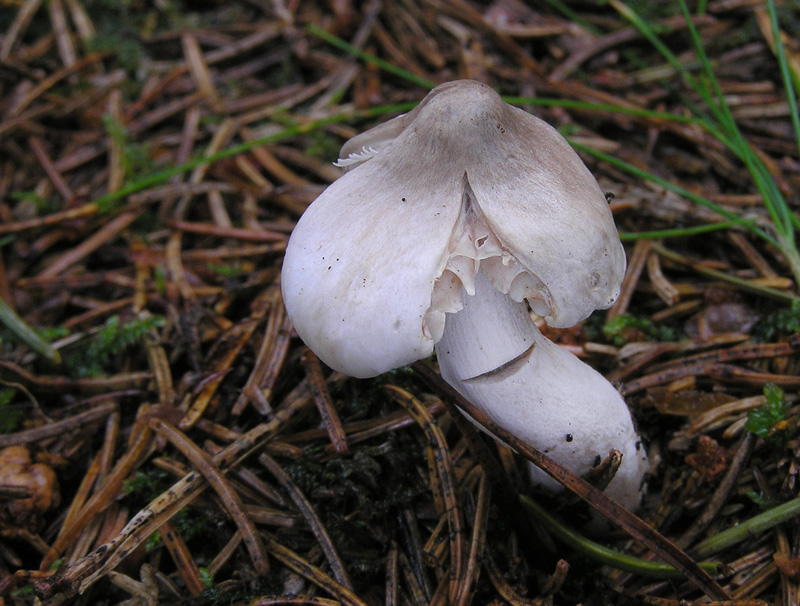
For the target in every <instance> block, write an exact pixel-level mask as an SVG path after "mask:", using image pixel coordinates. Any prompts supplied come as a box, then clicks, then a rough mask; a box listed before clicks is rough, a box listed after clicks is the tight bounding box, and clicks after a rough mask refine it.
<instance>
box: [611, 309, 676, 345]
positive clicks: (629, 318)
mask: <svg viewBox="0 0 800 606" xmlns="http://www.w3.org/2000/svg"><path fill="white" fill-rule="evenodd" d="M602 332H603V336H604V337H605V338H606V339H608V340H609V341H611V342H612V343H613V344H614V345H616V346H618V347H620V346H622V345H625V343H627V342H629V341H632V340H642V339H641V338H640V337H644V339H645V340H651V341H676V340H677V338H678V336H677V334H676V332H675V331H674V330H673V329H671V328H669V327H668V326H659V325H656V324H654V323H653V322H652V321H651V320H649V319H647V318H639V317H636V316H634V315H632V314H620V315H618V316H616V317H615V318H613V319H611V320H610V321H608V322H606V323H605V325H604V326H603V329H602Z"/></svg>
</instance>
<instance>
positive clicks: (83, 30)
mask: <svg viewBox="0 0 800 606" xmlns="http://www.w3.org/2000/svg"><path fill="white" fill-rule="evenodd" d="M528 4H530V3H523V2H521V1H519V0H495V1H494V2H487V3H478V2H477V1H475V0H400V1H399V2H382V1H380V0H364V1H363V2H357V1H356V0H330V1H328V2H322V1H317V2H314V1H309V2H299V1H297V0H272V1H268V0H237V1H232V2H224V1H221V0H220V1H216V0H205V1H204V2H181V1H179V0H153V1H152V2H149V1H146V0H121V1H118V2H108V1H105V0H48V1H46V2H44V1H43V0H6V1H4V2H2V7H1V8H0V32H2V33H0V603H8V604H33V603H42V604H62V603H70V604H73V603H74V604H123V603H124V604H129V605H139V604H142V605H144V604H147V605H156V604H178V603H181V604H196V605H205V604H248V603H249V604H258V605H262V606H266V605H268V604H316V605H331V604H346V605H351V606H352V605H365V604H368V605H373V604H374V605H377V604H386V605H387V606H390V605H398V604H400V605H414V606H417V605H425V604H432V605H439V604H441V605H444V604H459V605H466V604H498V605H499V604H514V605H517V604H550V603H555V604H576V603H583V604H652V605H658V606H662V605H664V606H667V605H673V604H674V605H677V604H679V603H680V604H683V603H686V601H688V602H692V601H695V600H697V601H698V603H704V602H706V601H707V600H708V599H712V600H716V603H720V602H721V601H725V600H727V601H725V603H730V604H741V605H745V604H748V605H749V604H757V603H765V602H766V603H769V604H780V605H786V606H790V605H792V606H794V605H797V604H798V603H800V592H799V590H798V586H799V585H798V583H800V526H798V523H797V519H796V516H797V515H798V514H800V498H798V492H799V491H800V486H798V481H797V474H798V464H799V463H800V461H798V457H797V453H798V448H800V432H798V423H797V421H798V415H800V407H798V390H799V389H800V377H798V363H797V357H796V354H797V352H798V350H800V304H799V303H798V289H797V283H798V280H800V255H799V254H798V249H797V247H796V243H795V233H796V230H797V228H798V226H800V221H798V218H797V215H796V210H797V205H798V202H800V149H799V148H798V144H799V143H800V118H798V107H797V103H796V96H797V91H798V90H799V89H800V48H798V46H797V43H796V41H797V40H798V39H799V38H800V20H798V15H797V13H796V12H794V13H793V12H792V4H791V2H788V1H787V2H785V3H784V4H780V3H778V4H777V5H774V4H773V2H772V0H770V1H768V2H766V3H764V2H763V1H760V0H713V1H710V2H703V1H701V2H700V3H699V5H692V6H688V7H687V6H686V5H685V4H684V3H680V4H676V3H672V2H666V3H647V2H643V3H639V6H638V7H637V6H635V5H634V4H627V5H626V4H624V3H623V2H622V1H621V0H609V1H608V3H607V4H602V5H599V4H597V3H588V2H587V3H581V2H569V3H567V4H562V3H560V2H558V0H550V1H549V3H540V4H539V5H538V6H537V8H530V7H528V6H527V5H528ZM458 78H472V79H477V80H480V81H483V82H486V83H487V84H489V85H491V86H492V87H494V88H495V89H496V90H498V91H499V92H500V93H501V94H503V95H504V96H506V99H507V100H508V101H509V102H511V103H514V104H516V105H518V106H520V107H522V108H524V109H526V110H527V111H530V112H532V113H534V114H536V115H538V116H540V117H542V118H544V119H545V120H547V121H548V122H550V123H551V124H553V125H555V126H556V127H557V128H558V129H559V130H560V131H561V132H562V133H563V134H564V135H565V136H567V137H568V139H569V140H570V142H571V143H572V144H573V145H574V146H575V148H576V149H577V150H578V151H579V153H580V154H581V155H582V157H583V158H584V160H585V161H586V162H587V164H588V165H589V166H590V168H591V169H592V171H593V172H594V174H595V175H596V176H597V178H598V180H599V181H600V183H601V186H602V187H603V188H604V190H605V191H607V192H609V198H612V196H613V200H612V201H611V207H612V210H613V212H614V215H615V219H616V221H617V224H618V226H619V228H620V231H621V234H622V237H623V240H624V241H625V243H626V248H627V253H628V266H629V267H628V272H627V274H626V277H625V281H624V284H623V292H622V295H621V296H620V298H619V300H618V301H617V302H616V304H615V305H614V307H612V308H611V309H610V310H608V311H607V312H598V313H596V314H594V315H593V316H592V317H591V318H590V319H589V320H587V321H586V322H584V323H583V324H582V325H581V326H579V327H577V328H575V329H572V330H568V331H552V332H551V333H549V336H550V337H551V338H553V339H554V340H557V341H558V342H560V343H561V344H562V345H563V346H565V347H569V348H570V349H571V350H572V351H574V352H575V353H576V354H577V355H579V356H581V357H582V358H584V359H585V360H586V361H587V362H588V363H590V364H592V365H593V366H594V367H595V368H598V369H599V370H600V371H601V372H603V373H604V374H605V375H606V376H607V377H608V378H609V379H610V380H611V381H613V382H614V383H615V384H616V385H617V386H618V387H619V389H620V391H621V392H622V393H623V394H624V396H625V398H626V400H627V402H628V404H629V405H630V407H631V409H632V411H633V414H634V416H635V418H636V420H637V423H638V425H639V428H640V431H641V433H642V435H643V436H644V438H645V439H646V442H647V447H648V449H649V452H650V456H651V458H652V461H653V468H652V470H651V475H650V476H649V492H648V495H647V497H646V499H645V503H644V505H643V507H642V508H641V510H640V511H639V512H638V515H639V517H640V518H641V520H639V519H636V518H633V517H632V516H630V515H626V514H625V513H624V512H620V511H617V510H616V509H615V508H614V507H613V506H611V505H610V504H609V503H606V502H604V501H603V499H602V498H601V497H598V496H597V495H596V494H595V493H596V491H593V490H592V488H591V487H590V486H588V485H587V484H585V483H583V482H581V481H580V480H578V479H576V478H571V477H568V476H565V477H564V478H563V479H564V481H565V482H566V483H567V484H569V485H570V486H571V487H572V489H573V490H574V491H575V492H576V493H577V494H579V495H580V496H583V497H584V499H588V500H589V501H591V503H592V504H593V506H594V507H599V508H600V510H601V512H602V513H603V514H605V515H607V516H608V517H610V518H611V519H612V521H613V522H615V523H616V526H617V527H619V528H620V530H616V531H612V532H610V533H608V534H607V535H606V536H602V537H593V538H592V539H589V538H587V537H585V536H584V535H583V534H582V531H581V521H582V520H584V519H585V518H586V516H587V515H588V512H589V507H590V506H589V505H587V504H586V503H585V502H584V501H583V500H581V499H579V498H577V497H573V498H563V499H560V500H548V499H546V498H545V497H541V496H537V495H532V497H533V499H535V500H532V499H531V495H530V494H529V491H528V490H527V485H526V477H525V474H524V471H523V469H524V466H523V463H524V458H525V457H526V456H527V457H529V458H533V459H534V460H536V461H537V462H538V463H539V464H541V465H544V466H547V465H548V464H549V463H548V462H547V461H546V460H542V458H541V456H540V455H538V453H535V452H529V449H528V451H527V452H526V450H525V449H524V448H522V447H519V448H517V453H514V452H513V451H512V450H511V449H509V448H507V447H505V446H502V445H499V444H497V443H495V442H493V441H491V440H489V439H488V438H486V437H485V436H480V435H478V434H476V432H475V431H474V430H473V429H472V428H471V426H469V425H468V424H467V425H465V424H464V422H463V421H462V419H461V417H460V415H459V414H457V413H454V412H453V410H454V409H453V408H452V406H453V404H454V403H456V397H455V395H454V394H453V393H452V392H450V391H448V390H447V388H446V386H444V385H443V384H442V383H441V381H440V380H438V378H437V375H436V373H435V363H433V362H431V363H430V364H428V363H421V364H418V365H417V366H416V367H415V368H413V369H401V370H398V371H395V372H392V373H388V374H386V375H382V376H380V377H377V378H375V379H371V380H355V379H352V378H349V377H346V376H342V375H339V374H337V373H331V372H330V370H328V369H326V368H325V367H323V366H322V365H321V364H320V362H319V361H318V360H317V359H316V357H315V356H314V355H313V354H312V353H311V352H309V351H308V350H307V349H306V348H305V347H304V346H303V344H302V343H301V342H300V341H299V340H298V339H297V338H296V335H294V334H293V331H292V326H291V323H290V321H289V320H288V318H287V317H286V313H285V311H284V308H283V305H282V302H281V296H280V286H279V276H280V267H281V260H282V253H283V251H284V250H285V247H286V242H287V240H288V237H289V234H290V233H291V231H292V227H293V225H294V223H295V222H296V221H297V219H298V217H299V216H300V215H301V213H302V212H303V210H304V209H305V208H306V207H307V206H308V204H309V203H310V202H311V201H312V200H313V199H314V198H315V197H316V196H317V195H318V194H319V193H320V192H321V191H322V190H323V189H324V188H325V186H326V185H327V184H329V183H330V182H331V181H333V180H334V179H336V178H337V176H338V174H339V171H338V169H336V168H335V167H333V166H332V165H331V162H332V161H333V160H335V159H336V157H337V154H338V150H339V148H340V147H341V145H342V143H343V142H344V141H345V140H346V139H348V138H349V137H351V136H353V135H354V134H356V133H357V132H359V131H361V130H364V129H366V128H368V127H369V126H371V125H374V124H376V123H378V122H380V121H382V120H385V119H388V118H390V117H393V116H395V115H398V114H399V113H402V112H404V111H408V110H409V109H410V108H412V107H413V106H414V105H415V104H416V103H417V102H419V100H420V99H421V98H422V97H423V96H424V95H425V93H426V92H427V91H428V90H429V89H430V88H431V87H433V86H435V85H436V84H438V83H441V82H446V81H449V80H454V79H458ZM509 443H510V444H512V445H513V443H512V442H510V441H509ZM551 471H553V473H556V474H557V473H559V470H557V469H552V468H551ZM662 560H665V561H666V562H667V563H666V564H665V563H664V562H663V561H662ZM695 561H696V562H700V561H703V562H705V563H704V564H703V565H702V567H698V566H697V565H696V564H695V563H694V562H695Z"/></svg>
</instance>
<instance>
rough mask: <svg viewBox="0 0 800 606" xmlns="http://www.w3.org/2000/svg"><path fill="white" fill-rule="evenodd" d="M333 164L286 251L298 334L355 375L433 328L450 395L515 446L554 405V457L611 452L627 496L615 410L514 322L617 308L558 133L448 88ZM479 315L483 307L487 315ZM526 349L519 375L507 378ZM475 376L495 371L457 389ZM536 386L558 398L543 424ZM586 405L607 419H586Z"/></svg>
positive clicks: (358, 140) (585, 182)
mask: <svg viewBox="0 0 800 606" xmlns="http://www.w3.org/2000/svg"><path fill="white" fill-rule="evenodd" d="M342 156H343V157H342V159H340V161H339V163H338V164H339V165H340V166H344V167H345V169H346V172H345V174H344V175H343V176H342V177H341V178H340V179H338V180H337V181H336V182H334V183H333V184H332V185H331V186H330V187H328V188H327V189H326V190H325V191H324V192H323V193H322V194H321V195H320V196H319V197H318V198H317V199H316V200H315V201H314V203H313V204H311V206H310V207H309V208H308V209H307V210H306V212H305V213H304V214H303V216H302V217H301V219H300V221H299V222H298V224H297V226H296V227H295V230H294V232H293V233H292V236H291V239H290V241H289V244H288V247H287V250H286V257H285V261H284V266H283V273H282V278H281V280H282V290H283V297H284V301H285V304H286V309H287V311H288V313H289V315H290V317H291V318H292V322H293V323H294V326H295V328H296V330H297V332H298V334H299V335H300V337H301V338H302V339H303V340H304V341H305V343H306V344H307V345H308V346H309V347H310V348H311V349H312V350H313V351H314V352H315V353H316V354H317V355H318V356H319V357H320V358H321V359H322V360H323V361H324V362H325V363H326V364H328V365H329V366H331V367H332V368H334V369H336V370H339V371H341V372H344V373H346V374H349V375H352V376H355V377H369V376H374V375H376V374H379V373H382V372H385V371H387V370H391V369H393V368H397V367H400V366H405V365H407V364H410V363H412V362H414V361H416V360H418V359H420V358H424V357H427V356H429V355H431V354H432V352H433V348H434V345H435V344H436V343H437V342H439V341H440V340H441V339H442V338H443V335H444V337H445V343H447V345H446V349H447V352H446V353H444V354H443V349H442V347H441V346H440V347H438V348H437V350H438V352H439V355H440V357H441V358H442V359H443V366H442V372H443V376H444V377H445V378H446V379H447V380H448V381H450V382H451V383H452V384H453V386H454V387H456V389H459V390H461V391H462V393H464V394H465V395H467V394H472V397H475V398H481V401H480V402H479V401H475V400H473V403H474V404H475V405H476V406H480V407H481V408H483V409H484V410H486V411H487V413H488V414H490V416H492V417H493V418H496V419H498V420H499V421H501V422H502V423H503V426H504V428H505V429H507V430H509V431H512V432H514V433H515V434H517V435H519V436H524V439H526V440H527V439H531V440H534V438H535V437H536V436H537V435H544V434H546V433H547V427H546V426H551V427H553V428H555V427H556V424H553V423H552V422H551V415H554V414H556V413H557V412H558V409H560V410H562V411H563V412H564V415H563V416H564V419H563V420H562V421H561V422H560V423H559V424H558V425H557V426H558V427H559V428H565V427H574V430H573V431H571V432H570V431H567V430H564V431H563V435H561V436H560V437H561V438H562V439H563V440H565V441H566V440H567V437H568V434H569V435H572V440H573V441H572V442H569V443H567V444H566V446H567V447H569V446H570V445H571V444H574V446H573V447H572V448H559V449H558V450H559V452H567V451H572V450H575V451H580V452H579V456H578V457H577V458H576V459H575V461H578V460H579V462H575V463H570V462H567V461H566V457H563V458H560V460H561V462H562V463H565V464H567V466H568V467H570V468H571V469H573V471H577V472H579V473H583V471H585V470H588V469H589V468H591V462H593V461H594V460H595V458H596V456H598V455H599V456H600V457H601V458H604V457H606V456H607V455H608V453H609V451H610V450H611V449H612V448H615V449H617V450H620V451H621V452H623V454H625V455H628V458H631V459H634V460H631V461H629V462H628V461H625V460H623V463H622V466H621V468H620V469H621V471H620V473H625V474H627V473H628V469H631V474H632V475H635V476H637V479H636V480H635V481H633V480H632V481H627V480H626V482H625V483H626V485H628V484H634V483H635V484H637V486H636V489H635V492H636V495H635V496H634V497H632V498H628V499H624V502H625V504H628V505H632V504H635V502H638V489H639V486H638V485H639V483H640V480H641V476H642V473H643V471H642V469H641V468H642V465H641V460H642V458H643V456H644V455H643V454H639V455H638V456H631V455H630V453H632V452H634V450H632V447H631V444H632V443H634V442H638V437H636V434H635V431H634V430H633V425H632V421H631V418H630V414H629V412H628V411H627V408H625V405H624V402H623V401H622V399H621V397H620V396H619V395H618V394H616V390H614V389H613V387H611V386H610V385H609V384H608V383H607V382H606V381H605V380H604V379H603V378H602V377H601V376H600V375H599V374H597V373H595V372H594V371H593V370H591V369H590V368H589V367H588V366H585V365H584V364H583V363H582V362H580V361H578V360H577V358H573V357H572V356H571V355H568V354H565V353H564V352H562V351H561V350H560V349H559V348H558V347H557V346H555V345H554V344H552V343H550V342H549V341H547V339H545V338H544V337H543V336H542V335H541V334H540V333H539V331H538V329H537V328H536V326H535V324H534V323H533V322H532V321H531V320H530V318H529V317H528V314H527V308H526V303H525V301H527V304H528V305H530V307H531V309H532V310H533V312H535V313H536V314H538V315H539V316H541V317H543V318H544V319H545V321H546V322H547V323H548V324H550V325H551V326H554V327H567V326H572V325H574V324H575V323H577V322H579V321H580V320H583V319H585V318H586V317H587V316H588V315H589V314H590V313H591V312H592V311H593V310H595V309H598V308H606V307H608V306H609V305H610V304H611V303H612V302H613V301H614V300H615V298H616V297H617V295H618V293H619V284H620V282H621V280H622V276H623V274H624V272H625V253H624V251H623V249H622V245H621V243H620V241H619V237H618V235H617V231H616V228H615V226H614V221H613V218H612V216H611V212H610V210H609V209H608V204H607V203H606V200H605V196H604V195H603V192H602V191H601V190H600V188H599V186H598V185H597V182H596V181H595V179H594V177H593V176H592V175H591V173H590V172H589V170H588V169H587V168H586V166H585V165H584V164H583V163H582V162H581V160H580V158H579V157H578V156H577V154H576V153H575V152H574V151H573V150H572V148H571V147H570V146H569V144H568V143H567V142H566V141H565V140H564V138H563V137H561V135H559V134H558V132H557V131H556V130H555V129H553V128H552V127H551V126H549V125H548V124H546V123H545V122H543V121H542V120H539V119H538V118H535V117H533V116H531V115H530V114H528V113H526V112H524V111H522V110H520V109H517V108H514V107H512V106H510V105H507V104H506V103H504V102H503V101H502V99H501V98H500V97H499V96H498V95H497V93H495V92H494V91H493V90H492V89H491V88H490V87H488V86H486V85H484V84H481V83H479V82H474V81H456V82H450V83H447V84H443V85H441V86H438V87H436V88H435V89H434V90H433V91H431V93H430V94H428V96H427V97H425V99H424V100H423V101H422V102H421V103H420V104H419V105H418V106H417V107H416V108H415V109H414V110H413V111H412V112H409V113H408V114H405V115H403V116H399V117H397V118H395V119H393V120H390V121H389V122H386V123H385V124H382V125H380V126H378V127H376V128H374V129H372V130H369V131H367V132H365V133H362V134H360V135H358V136H356V137H354V138H353V139H351V140H350V141H348V142H347V143H346V144H345V146H344V147H343V149H342ZM479 310H481V311H479ZM484 311H485V312H486V313H495V314H496V316H495V318H494V319H491V318H489V319H486V320H485V321H486V324H483V322H484V318H483V315H484ZM523 316H525V317H523ZM462 318H463V319H462ZM506 322H510V323H511V324H512V325H515V326H518V328H519V330H520V331H522V332H521V335H517V334H515V333H514V331H513V330H510V329H508V328H507V327H506ZM451 325H452V326H451ZM520 339H522V341H520ZM523 345H524V347H522V346H523ZM456 346H457V348H456ZM520 347H522V349H520ZM531 347H533V351H531V352H530V355H529V356H528V357H527V358H525V360H526V361H525V362H524V363H522V364H521V367H523V368H522V371H521V373H520V374H519V375H517V374H515V373H508V372H505V370H506V369H507V364H509V363H511V365H512V366H514V364H515V361H519V358H518V356H520V355H522V354H524V352H525V351H527V350H528V349H529V348H531ZM489 351H491V355H490V354H489ZM478 360H481V363H480V365H479V366H480V368H479V369H478V371H477V372H474V373H473V371H474V370H475V368H477V367H476V364H477V361H478ZM537 368H539V369H541V370H542V372H544V371H547V372H554V373H557V374H553V375H552V376H540V375H538V374H537V372H538V371H537V370H536V369H537ZM486 373H488V374H489V375H491V374H492V373H496V377H498V378H500V377H507V380H506V381H500V380H498V381H496V382H493V383H490V384H491V387H488V385H489V383H487V384H486V385H487V388H486V389H483V388H481V389H477V388H474V384H477V383H476V382H475V381H473V382H472V384H470V387H469V388H467V387H465V385H466V384H468V383H469V380H470V379H474V378H475V377H476V376H478V375H481V376H483V375H486ZM523 377H524V378H525V381H524V382H522V378H523ZM581 381H583V382H586V383H585V385H584V384H581ZM537 383H538V385H537ZM600 385H602V387H599V386H600ZM545 386H548V387H549V388H553V389H554V391H553V396H554V398H555V401H557V402H559V403H560V404H559V405H558V406H556V407H554V408H551V409H550V412H548V413H544V415H543V416H542V417H541V418H540V417H539V416H538V413H537V406H539V402H544V401H547V400H548V398H549V395H548V394H549V392H548V391H547V389H546V388H545ZM609 390H610V391H609ZM479 392H480V394H482V395H480V396H479ZM611 392H613V393H614V394H616V395H615V397H611V396H612V394H611ZM491 394H494V395H493V396H492V395H491ZM526 394H533V397H530V398H528V397H526ZM571 394H572V395H574V398H573V399H572V400H571V399H570V398H571V397H572V396H571ZM593 394H600V395H602V396H603V397H602V398H600V399H601V400H603V401H598V402H596V401H595V398H594V397H592V396H593ZM484 396H486V397H484ZM467 397H468V398H470V399H472V397H470V395H467ZM567 401H570V405H569V406H568V407H566V406H565V404H564V403H565V402H567ZM604 401H609V402H611V404H608V403H607V402H606V403H604ZM578 402H580V403H581V405H580V406H579V405H578V404H577V403H578ZM509 403H510V404H509ZM507 406H508V407H511V408H513V409H514V410H517V411H518V412H509V411H505V412H503V407H507ZM592 406H600V407H601V408H600V409H601V411H602V410H604V412H599V413H585V412H584V411H583V409H584V408H589V407H592ZM523 407H528V408H529V409H530V410H529V411H526V412H525V413H524V414H522V413H520V412H519V409H521V408H523ZM603 407H606V408H605V409H603ZM498 411H500V412H498ZM612 412H613V415H614V417H613V419H612V418H609V417H608V415H610V414H612ZM570 417H572V418H570ZM587 419H595V420H600V419H602V420H604V422H605V423H608V424H609V425H610V426H611V427H612V428H611V429H608V430H601V431H600V432H599V436H600V437H597V438H591V439H588V438H587V436H588V435H589V433H590V432H595V431H597V429H596V428H595V427H592V426H588V427H587V426H583V425H581V424H582V423H583V422H584V421H585V420H587ZM520 421H523V422H524V423H525V424H528V425H534V426H536V427H534V428H530V427H518V426H516V423H518V422H520ZM539 426H545V429H542V428H541V427H539ZM559 431H560V429H559ZM576 436H580V439H576ZM536 439H538V438H536ZM531 445H532V446H534V447H536V448H539V449H541V450H547V449H548V448H549V447H550V446H551V444H550V442H547V443H546V444H543V443H540V442H534V441H532V442H531ZM581 445H582V446H581ZM634 448H635V447H634ZM589 453H591V454H589ZM551 454H553V453H552V452H551ZM559 456H560V455H559ZM587 461H591V462H590V463H589V464H588V467H587V464H586V462H587ZM633 466H635V467H636V471H635V472H634V471H633V470H632V467H633Z"/></svg>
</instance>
